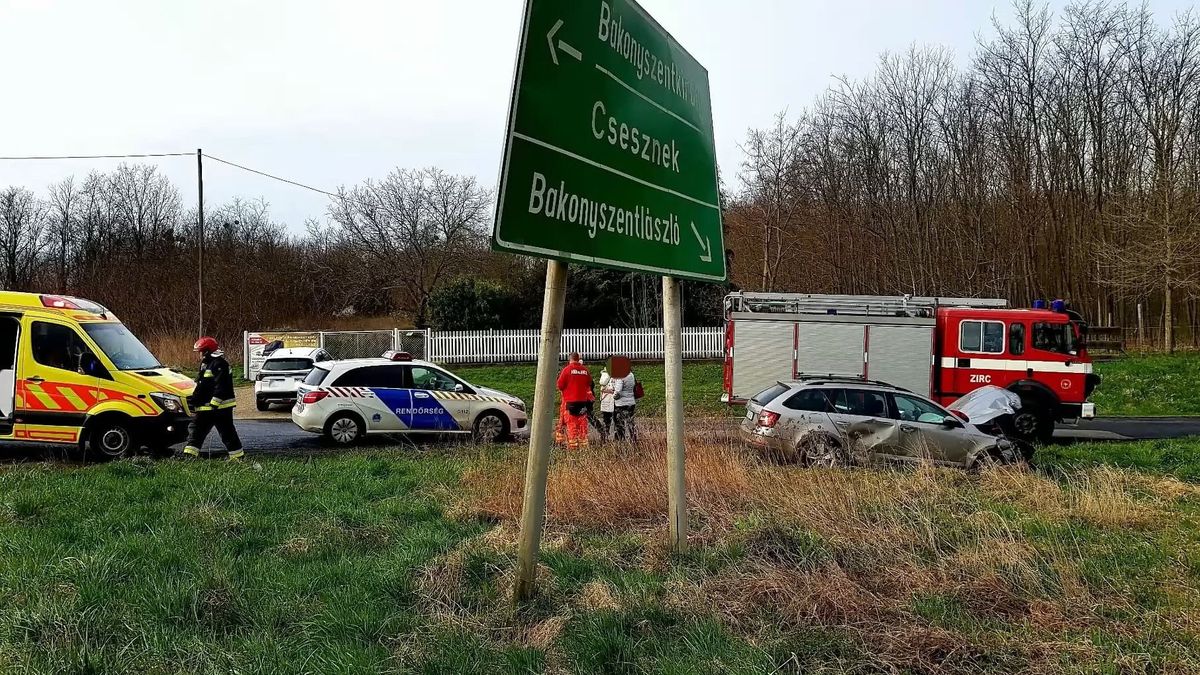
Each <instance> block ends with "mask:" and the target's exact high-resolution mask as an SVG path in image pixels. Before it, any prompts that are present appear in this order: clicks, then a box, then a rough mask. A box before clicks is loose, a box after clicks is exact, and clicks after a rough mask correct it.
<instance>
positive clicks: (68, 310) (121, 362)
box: [0, 291, 195, 459]
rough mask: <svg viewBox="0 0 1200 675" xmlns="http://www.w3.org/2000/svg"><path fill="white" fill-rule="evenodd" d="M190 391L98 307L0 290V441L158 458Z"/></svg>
mask: <svg viewBox="0 0 1200 675" xmlns="http://www.w3.org/2000/svg"><path fill="white" fill-rule="evenodd" d="M194 386H195V385H194V383H193V382H192V381H191V379H189V378H188V377H187V376H186V375H184V374H182V373H179V372H176V371H174V370H171V369H170V368H165V367H164V366H163V365H162V364H161V363H159V362H158V359H157V358H155V357H154V355H153V354H151V353H150V350H148V349H146V347H145V345H143V344H142V343H141V341H140V340H138V339H137V337H135V336H134V334H133V333H132V332H130V331H129V329H128V328H126V327H125V326H124V325H123V324H122V323H121V322H120V320H118V319H117V317H115V316H113V313H112V312H110V311H109V310H108V309H106V308H104V307H102V306H101V305H99V304H96V303H94V302H91V301H89V300H83V299H80V298H72V297H66V296H59V295H40V294H37V293H15V292H7V291H4V292H0V441H20V442H25V443H39V444H42V443H50V444H58V445H68V446H73V447H77V448H78V449H79V450H81V451H82V453H83V454H84V455H85V456H87V457H89V458H93V459H111V458H116V457H121V456H123V455H126V454H129V453H131V452H135V451H137V450H138V449H139V448H141V447H143V446H144V447H148V448H150V449H152V450H156V451H163V450H166V449H167V448H168V447H169V446H170V445H173V444H175V443H178V442H180V441H182V440H183V439H184V436H185V435H186V434H187V425H188V421H189V414H190V409H189V404H188V396H189V395H190V394H191V392H192V389H193V387H194Z"/></svg>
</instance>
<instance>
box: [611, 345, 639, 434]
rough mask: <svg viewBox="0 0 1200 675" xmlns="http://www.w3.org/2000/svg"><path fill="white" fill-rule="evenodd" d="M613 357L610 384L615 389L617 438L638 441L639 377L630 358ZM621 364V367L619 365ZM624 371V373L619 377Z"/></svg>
mask: <svg viewBox="0 0 1200 675" xmlns="http://www.w3.org/2000/svg"><path fill="white" fill-rule="evenodd" d="M617 358H618V357H614V358H613V374H612V377H611V380H610V381H609V386H611V387H612V390H613V409H614V412H613V421H614V423H615V426H616V439H617V440H618V441H622V440H625V439H629V440H630V441H637V423H636V421H635V420H634V414H635V413H636V412H637V378H635V377H634V376H633V370H632V369H630V367H629V359H623V361H624V363H619V362H618V361H617ZM618 366H620V367H618ZM621 371H624V375H623V376H621V377H618V375H620V374H621Z"/></svg>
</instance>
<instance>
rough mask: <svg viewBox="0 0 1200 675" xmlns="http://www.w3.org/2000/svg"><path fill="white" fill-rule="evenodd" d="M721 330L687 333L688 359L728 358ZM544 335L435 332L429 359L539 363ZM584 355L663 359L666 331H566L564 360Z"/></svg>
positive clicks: (690, 330) (685, 348)
mask: <svg viewBox="0 0 1200 675" xmlns="http://www.w3.org/2000/svg"><path fill="white" fill-rule="evenodd" d="M723 334H724V332H723V331H722V329H721V328H719V327H717V328H684V329H683V358H685V359H716V358H721V356H722V355H723V353H724V349H723V343H722V336H723ZM540 342H541V331H538V330H498V331H471V332H453V331H451V332H443V331H436V332H431V333H430V334H429V342H428V343H427V345H428V348H427V352H426V353H427V358H428V359H429V360H430V361H436V362H438V363H533V362H536V361H537V356H538V345H539V344H540ZM571 352H579V353H580V354H581V355H583V357H584V358H585V359H592V360H595V359H604V358H608V357H609V356H611V355H613V354H620V355H622V356H628V357H629V358H631V359H639V360H641V359H661V358H663V354H664V337H663V331H662V329H661V328H598V329H574V330H564V331H563V335H562V341H561V343H560V347H559V355H560V358H565V357H566V356H567V355H568V354H570V353H571Z"/></svg>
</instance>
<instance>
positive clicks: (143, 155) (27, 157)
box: [0, 152, 341, 199]
mask: <svg viewBox="0 0 1200 675" xmlns="http://www.w3.org/2000/svg"><path fill="white" fill-rule="evenodd" d="M201 155H202V156H203V157H205V158H207V159H211V160H213V161H214V162H220V163H222V164H227V165H229V166H232V167H234V168H235V169H241V170H242V171H246V172H249V173H253V174H257V175H259V176H263V177H264V178H270V179H271V180H276V181H279V182H281V183H287V184H288V185H293V186H295V187H298V188H302V189H304V190H309V191H312V192H316V193H317V194H320V195H325V196H326V197H333V198H334V199H340V198H341V195H339V194H337V193H335V192H330V191H329V190H322V189H321V188H318V187H313V186H311V185H305V184H304V183H301V182H298V181H294V180H291V179H288V178H284V177H282V176H276V175H275V174H270V173H267V172H266V171H259V170H258V169H252V168H250V167H248V166H245V165H242V164H238V163H237V162H231V161H229V160H227V159H221V158H220V157H215V156H213V155H210V154H208V153H201ZM195 156H196V153H194V152H140V153H128V154H124V155H23V156H0V161H28V160H72V159H75V160H79V159H148V158H153V157H195Z"/></svg>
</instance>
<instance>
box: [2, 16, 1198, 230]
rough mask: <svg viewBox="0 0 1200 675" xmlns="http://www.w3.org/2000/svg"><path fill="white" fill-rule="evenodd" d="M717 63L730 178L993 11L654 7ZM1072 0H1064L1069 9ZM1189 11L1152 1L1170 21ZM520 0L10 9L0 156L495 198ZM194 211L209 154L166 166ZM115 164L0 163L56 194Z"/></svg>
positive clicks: (718, 128) (300, 201) (297, 212)
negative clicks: (438, 170)
mask: <svg viewBox="0 0 1200 675" xmlns="http://www.w3.org/2000/svg"><path fill="white" fill-rule="evenodd" d="M641 1H642V5H643V6H644V7H645V8H646V9H647V10H648V11H649V12H650V13H651V14H652V15H654V16H655V17H656V18H657V19H658V20H659V22H660V23H662V25H663V26H664V27H666V29H667V30H669V31H670V32H671V33H672V34H673V35H674V36H675V37H676V39H678V40H679V42H680V43H681V44H682V45H683V46H684V47H686V48H687V49H688V51H690V52H691V53H692V55H694V56H695V57H696V58H697V59H698V60H699V61H700V62H701V63H702V64H704V65H705V66H706V67H707V68H708V70H709V77H710V80H711V86H712V101H713V120H714V126H715V132H716V141H717V148H718V153H719V161H720V165H721V171H722V174H723V176H724V177H725V179H726V181H727V182H732V181H735V180H736V173H737V170H738V165H739V163H740V161H741V153H740V150H739V149H738V144H739V143H740V142H741V140H742V139H743V138H744V136H745V132H746V130H747V129H748V128H750V127H754V126H762V125H764V124H766V123H769V121H770V119H771V116H772V115H773V114H774V113H776V112H777V111H779V110H782V109H784V108H790V109H792V110H799V109H801V108H804V107H805V106H807V105H808V104H809V103H810V102H811V101H812V100H813V98H814V97H815V96H816V95H818V94H819V93H820V92H821V91H822V90H823V89H825V88H826V87H827V86H829V84H830V82H831V78H832V77H834V76H837V75H848V76H850V77H851V78H858V77H862V76H864V75H867V74H869V73H870V72H871V71H872V70H873V68H874V66H875V64H876V62H877V60H878V58H879V55H880V53H882V52H884V51H889V50H891V51H897V50H902V49H905V48H907V47H908V46H909V45H911V44H913V43H916V44H939V45H944V46H946V47H949V48H951V49H952V50H953V51H954V53H955V55H956V56H957V58H958V59H959V62H960V63H965V62H966V59H967V58H969V56H970V54H971V51H972V49H973V45H974V42H975V35H976V34H977V33H978V32H980V31H990V26H989V22H990V20H991V16H992V15H993V13H995V14H996V15H997V16H999V17H1000V18H1001V19H1002V20H1006V19H1007V17H1009V16H1011V11H1010V7H1009V5H1008V3H1007V2H992V1H991V0H928V1H926V2H905V1H901V0H836V1H827V0H820V1H812V0H808V1H806V0H641ZM1063 4H1064V3H1063V2H1062V1H1061V0H1055V1H1053V2H1051V5H1052V7H1060V6H1062V5H1063ZM1190 4H1191V3H1190V2H1188V1H1187V0H1154V1H1153V2H1152V3H1151V6H1152V8H1153V9H1154V10H1155V12H1156V13H1157V14H1158V16H1159V17H1160V20H1165V19H1166V18H1167V17H1168V16H1170V15H1172V14H1174V13H1175V12H1177V11H1178V10H1180V9H1181V8H1184V7H1186V6H1189V5H1190ZM522 6H523V2H522V0H421V1H419V2H418V1H416V0H372V1H367V0H337V1H336V2H334V1H333V0H287V1H286V2H285V1H279V0H240V1H239V0H203V1H201V0H105V1H103V2H98V1H96V0H72V1H57V2H56V1H53V0H0V68H3V84H2V85H0V86H2V89H0V91H2V92H3V93H2V94H0V96H3V100H2V101H0V156H9V155H62V154H109V153H114V154H115V153H136V152H181V151H194V150H195V148H197V147H202V148H204V150H205V152H206V153H209V154H212V155H215V156H218V157H222V158H225V159H229V160H232V161H234V162H238V163H241V164H246V165H248V166H251V167H254V168H257V169H261V170H264V171H268V172H271V173H276V174H279V175H283V176H285V177H288V178H292V179H295V180H298V181H301V182H304V183H308V184H311V185H315V186H317V187H321V188H324V189H333V188H336V187H337V186H339V185H352V184H354V183H357V182H360V181H362V180H364V179H366V178H380V177H383V176H385V175H386V174H387V173H388V172H389V171H390V170H391V169H392V168H394V167H422V166H430V165H436V166H439V167H442V168H444V169H446V170H448V171H451V172H455V173H464V174H471V175H474V176H477V177H478V178H479V180H480V182H481V183H483V184H485V185H487V186H489V187H491V186H493V185H494V184H495V182H496V177H497V173H498V170H499V161H500V151H501V146H502V143H503V133H504V125H505V120H506V113H507V107H508V96H509V88H510V86H511V82H512V75H513V72H512V70H513V64H514V60H515V55H516V47H517V39H518V32H519V28H520V22H521V15H522ZM155 161H158V162H159V165H160V167H161V168H162V170H163V171H164V172H166V173H167V174H168V175H169V176H170V177H171V178H172V179H173V180H175V181H176V184H177V185H179V186H180V187H181V188H182V190H183V195H184V199H185V201H186V202H188V203H194V200H195V198H196V195H195V160H194V159H192V158H169V159H163V160H155ZM116 164H117V162H115V161H89V162H5V161H0V186H6V185H11V184H17V185H24V186H27V187H30V188H33V189H35V190H37V191H38V192H39V193H44V191H45V188H46V186H47V185H48V184H49V183H51V182H53V181H55V180H58V179H59V178H61V177H63V176H66V175H69V174H76V175H77V176H79V177H81V178H82V176H83V175H84V174H86V173H87V172H88V171H89V170H91V169H101V170H107V169H111V168H112V167H114V166H115V165H116ZM205 195H206V201H208V203H209V204H210V205H215V204H217V203H220V202H221V201H224V200H227V199H228V198H230V197H232V196H234V195H242V196H247V197H258V196H262V197H264V198H265V199H266V200H267V201H269V202H270V203H271V207H272V212H273V213H274V214H275V216H276V217H277V218H278V219H280V220H283V221H284V222H287V223H288V224H289V225H291V226H293V228H295V229H297V230H298V229H299V228H300V227H301V224H302V223H303V221H304V219H305V218H308V217H322V216H323V215H324V213H325V208H326V204H327V199H326V198H325V197H322V196H320V195H317V194H313V193H309V192H306V191H304V190H300V189H298V188H294V187H291V186H287V185H284V184H280V183H275V182H273V181H269V180H267V179H265V178H261V177H258V176H254V175H251V174H246V173H243V172H240V171H238V170H236V169H232V168H229V167H225V166H221V165H219V164H216V163H211V162H209V163H206V165H205Z"/></svg>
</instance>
